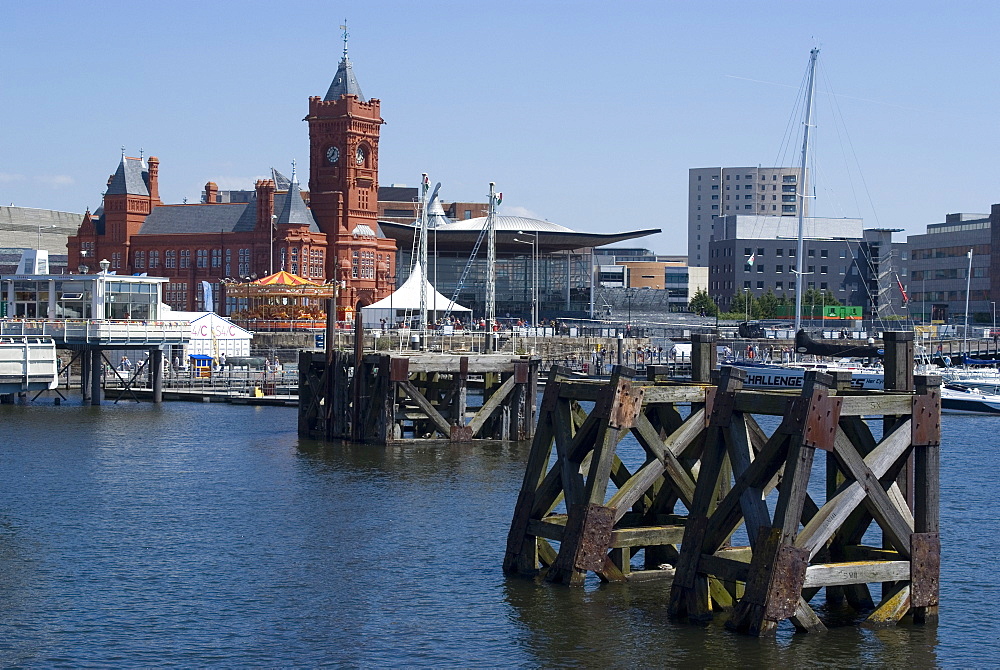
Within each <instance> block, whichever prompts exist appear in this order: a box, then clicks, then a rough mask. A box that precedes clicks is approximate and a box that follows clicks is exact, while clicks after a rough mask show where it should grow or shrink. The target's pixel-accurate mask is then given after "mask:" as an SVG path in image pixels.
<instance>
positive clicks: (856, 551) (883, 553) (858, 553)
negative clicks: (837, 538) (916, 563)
mask: <svg viewBox="0 0 1000 670" xmlns="http://www.w3.org/2000/svg"><path fill="white" fill-rule="evenodd" d="M839 550H840V552H841V553H842V554H843V556H844V558H845V559H846V560H848V561H900V560H902V559H903V555H902V554H900V553H899V552H898V551H893V550H892V549H884V548H882V547H870V546H868V545H864V544H857V545H847V546H846V547H840V549H839Z"/></svg>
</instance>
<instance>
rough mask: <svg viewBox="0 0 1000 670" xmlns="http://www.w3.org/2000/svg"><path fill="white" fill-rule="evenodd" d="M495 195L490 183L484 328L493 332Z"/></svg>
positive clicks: (495, 281) (495, 286)
mask: <svg viewBox="0 0 1000 670" xmlns="http://www.w3.org/2000/svg"><path fill="white" fill-rule="evenodd" d="M496 216H497V194H496V184H494V183H493V182H490V210H489V215H488V216H487V217H486V328H487V332H493V325H494V322H495V321H496V317H497V229H496Z"/></svg>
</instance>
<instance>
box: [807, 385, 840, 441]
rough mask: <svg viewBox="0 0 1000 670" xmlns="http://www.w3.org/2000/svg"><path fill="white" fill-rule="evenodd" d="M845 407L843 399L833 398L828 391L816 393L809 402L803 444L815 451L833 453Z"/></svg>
mask: <svg viewBox="0 0 1000 670" xmlns="http://www.w3.org/2000/svg"><path fill="white" fill-rule="evenodd" d="M843 405H844V399H843V398H838V397H831V396H830V395H829V392H827V391H822V392H817V393H814V394H813V396H812V398H811V399H810V402H809V414H808V416H807V417H806V425H805V431H804V432H803V433H802V444H804V445H806V446H807V447H812V448H814V449H823V450H824V451H833V443H834V440H835V439H836V437H837V424H838V423H839V422H840V410H841V408H842V407H843Z"/></svg>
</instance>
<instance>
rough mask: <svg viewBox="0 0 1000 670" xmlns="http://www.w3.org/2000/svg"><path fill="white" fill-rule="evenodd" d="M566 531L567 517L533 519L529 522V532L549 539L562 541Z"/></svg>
mask: <svg viewBox="0 0 1000 670" xmlns="http://www.w3.org/2000/svg"><path fill="white" fill-rule="evenodd" d="M556 521H561V522H562V523H556ZM565 533H566V517H561V518H558V519H544V520H542V521H539V520H538V519H532V520H531V521H529V522H528V534H529V535H534V536H535V537H544V538H545V539H547V540H555V541H556V542H562V539H563V535H564V534H565Z"/></svg>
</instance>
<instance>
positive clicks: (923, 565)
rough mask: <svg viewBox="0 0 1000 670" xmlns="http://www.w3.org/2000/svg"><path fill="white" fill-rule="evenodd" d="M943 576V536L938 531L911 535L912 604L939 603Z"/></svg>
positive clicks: (926, 605)
mask: <svg viewBox="0 0 1000 670" xmlns="http://www.w3.org/2000/svg"><path fill="white" fill-rule="evenodd" d="M940 578H941V536H940V535H939V534H938V533H913V534H912V535H910V606H911V607H931V606H933V605H937V604H938V592H939V587H940Z"/></svg>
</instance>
